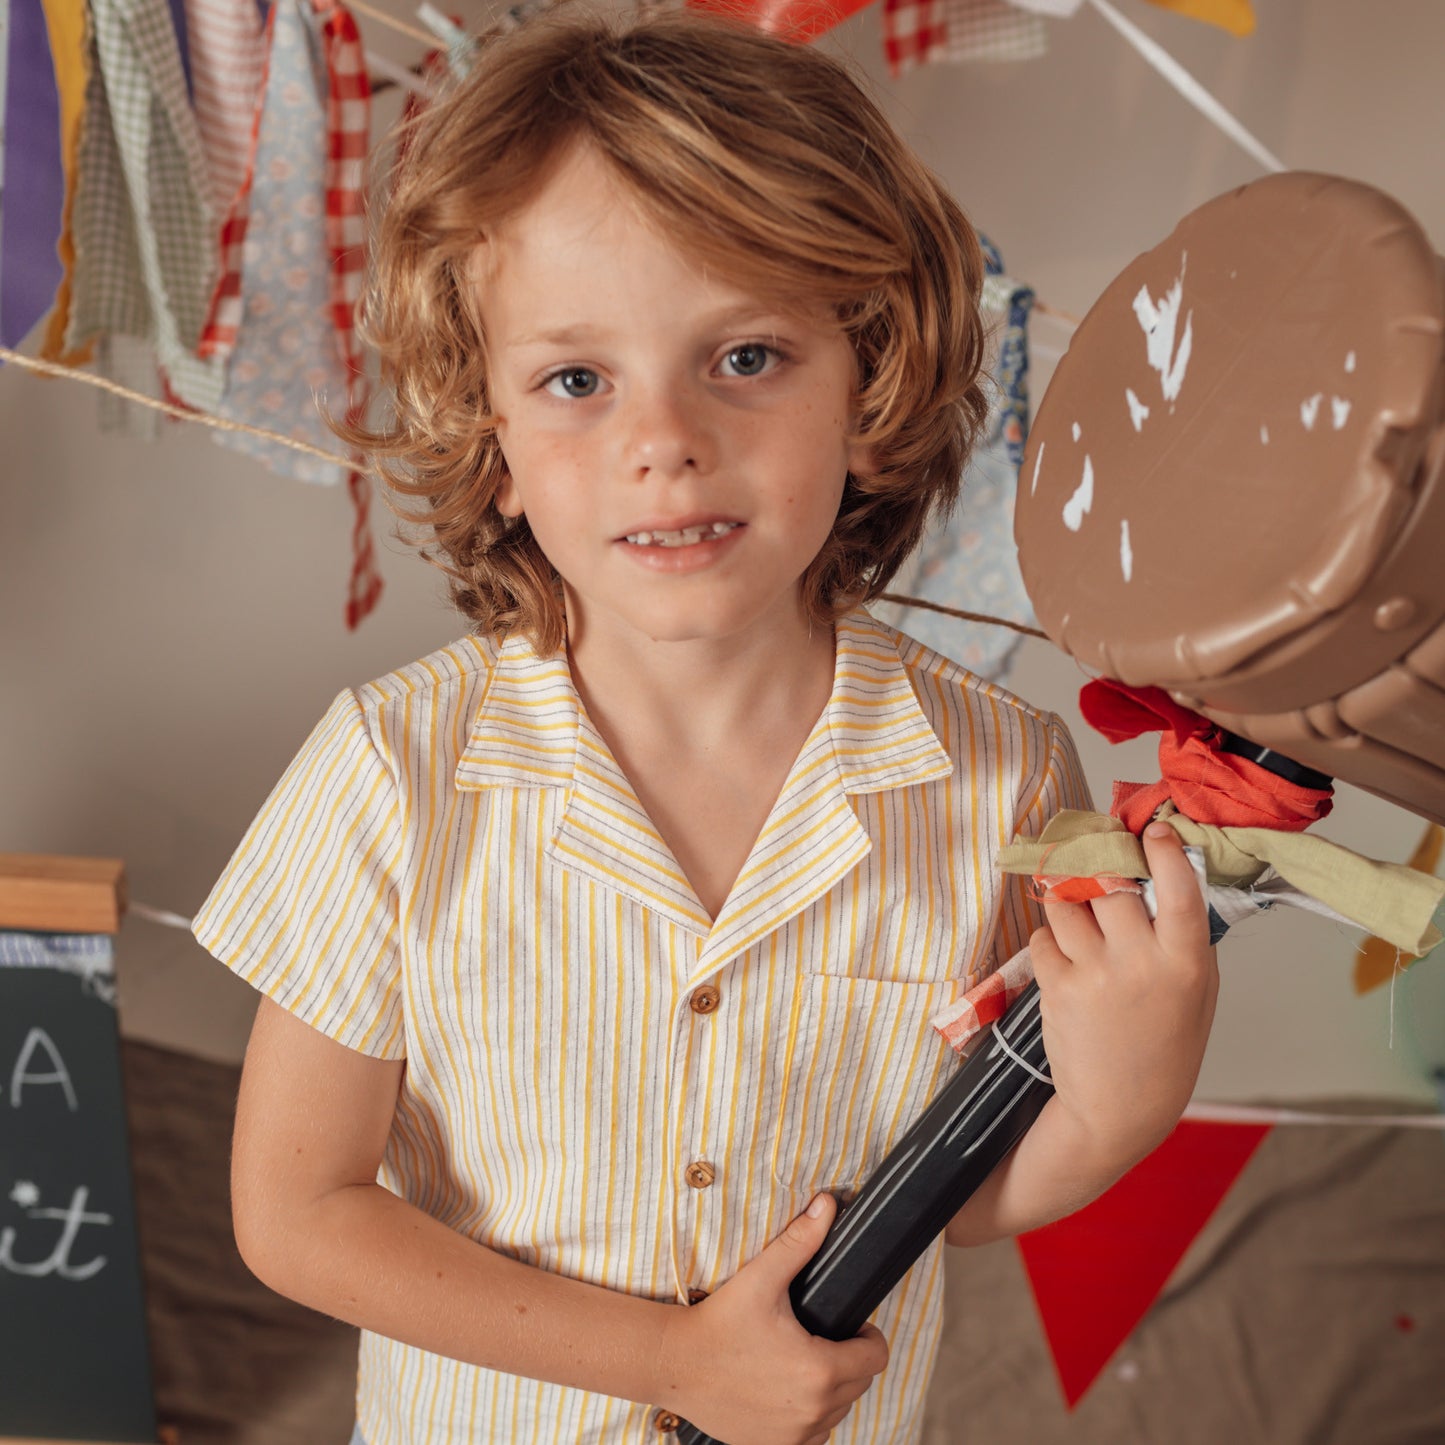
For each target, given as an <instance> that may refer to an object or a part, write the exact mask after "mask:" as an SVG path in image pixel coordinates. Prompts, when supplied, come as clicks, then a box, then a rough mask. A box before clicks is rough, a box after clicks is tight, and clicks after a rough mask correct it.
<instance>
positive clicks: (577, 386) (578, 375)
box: [543, 366, 602, 398]
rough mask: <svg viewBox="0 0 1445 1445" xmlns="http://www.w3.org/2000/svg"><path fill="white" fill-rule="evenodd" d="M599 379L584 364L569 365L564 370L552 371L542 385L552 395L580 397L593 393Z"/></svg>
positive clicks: (599, 382)
mask: <svg viewBox="0 0 1445 1445" xmlns="http://www.w3.org/2000/svg"><path fill="white" fill-rule="evenodd" d="M601 381H602V379H601V378H600V377H599V376H598V375H597V373H596V372H595V371H590V370H589V369H588V368H587V367H585V366H569V367H568V368H567V369H566V370H565V371H554V372H553V373H552V375H551V376H549V377H548V378H547V380H546V381H545V382H544V383H543V385H544V386H545V387H546V389H547V390H548V391H550V392H551V393H552V395H553V396H570V397H574V398H580V397H587V396H593V395H595V394H596V391H597V388H598V387H599V386H600V385H601Z"/></svg>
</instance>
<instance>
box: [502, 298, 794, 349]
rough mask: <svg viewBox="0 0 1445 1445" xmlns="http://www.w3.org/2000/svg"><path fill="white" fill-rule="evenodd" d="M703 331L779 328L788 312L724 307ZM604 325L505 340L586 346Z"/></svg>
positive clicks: (601, 336) (515, 344) (603, 332)
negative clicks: (753, 327) (754, 327)
mask: <svg viewBox="0 0 1445 1445" xmlns="http://www.w3.org/2000/svg"><path fill="white" fill-rule="evenodd" d="M701 324H702V326H703V328H704V329H706V330H731V329H732V328H734V327H736V328H739V329H747V328H748V327H749V326H756V327H757V328H758V329H759V330H763V329H766V330H769V331H778V330H781V329H783V328H784V327H785V326H786V324H787V313H786V312H784V311H783V310H782V309H781V308H778V307H768V306H759V305H754V304H752V303H745V304H743V305H740V306H726V307H722V308H720V309H719V310H718V311H716V312H712V313H710V314H708V315H706V316H704V317H703V318H702V322H701ZM607 334H608V332H607V328H606V327H601V326H593V325H590V324H588V323H587V322H577V323H576V324H574V325H571V326H558V327H554V328H551V329H549V330H545V331H529V332H527V333H526V334H525V335H522V336H513V337H511V338H510V339H509V340H508V341H507V343H506V349H507V350H509V351H512V350H517V349H520V348H521V347H524V346H586V345H589V344H592V343H595V342H597V341H601V340H605V339H606V337H607Z"/></svg>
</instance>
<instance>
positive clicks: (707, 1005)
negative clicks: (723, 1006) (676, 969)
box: [688, 983, 722, 1014]
mask: <svg viewBox="0 0 1445 1445" xmlns="http://www.w3.org/2000/svg"><path fill="white" fill-rule="evenodd" d="M721 997H722V995H721V994H720V993H719V992H718V991H717V989H715V988H714V987H713V986H712V984H710V983H705V984H703V986H702V987H701V988H695V989H693V991H692V997H691V998H690V999H689V1000H688V1002H689V1003H690V1004H691V1005H692V1011H693V1013H695V1014H710V1013H711V1012H712V1011H713V1010H714V1009H715V1008H716V1007H717V1004H718V999H719V998H721Z"/></svg>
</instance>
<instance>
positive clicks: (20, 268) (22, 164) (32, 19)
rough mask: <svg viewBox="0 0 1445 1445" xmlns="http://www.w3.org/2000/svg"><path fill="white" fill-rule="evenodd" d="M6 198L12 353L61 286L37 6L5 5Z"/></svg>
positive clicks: (4, 302) (4, 314) (51, 74)
mask: <svg viewBox="0 0 1445 1445" xmlns="http://www.w3.org/2000/svg"><path fill="white" fill-rule="evenodd" d="M8 50H9V74H8V76H7V78H6V85H5V194H4V197H3V205H4V215H3V217H0V343H3V344H4V345H6V346H18V345H19V344H20V342H21V341H22V340H24V338H25V337H26V335H28V333H29V332H30V330H31V328H32V327H33V326H34V325H35V323H36V322H37V321H39V320H40V318H41V317H42V316H44V315H45V313H46V312H47V311H48V310H50V306H51V303H52V302H53V301H54V300H55V288H56V287H57V286H58V285H59V284H60V277H61V265H60V257H59V256H58V255H57V254H56V251H55V243H56V241H57V240H59V238H60V218H61V210H62V207H63V206H64V203H65V174H64V172H63V170H62V169H61V164H60V97H59V95H58V94H57V93H56V89H55V69H54V66H53V65H52V64H51V60H50V34H49V32H48V31H47V30H46V28H45V12H44V11H43V10H42V9H41V6H40V0H10V43H9V47H8Z"/></svg>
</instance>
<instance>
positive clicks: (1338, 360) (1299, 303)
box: [1015, 173, 1445, 822]
mask: <svg viewBox="0 0 1445 1445" xmlns="http://www.w3.org/2000/svg"><path fill="white" fill-rule="evenodd" d="M1442 459H1445V271H1442V263H1441V262H1440V260H1439V258H1437V257H1436V255H1435V253H1434V250H1433V248H1432V246H1431V245H1430V242H1429V240H1428V239H1427V238H1426V236H1425V234H1424V232H1423V231H1422V230H1421V228H1420V226H1419V224H1418V223H1417V222H1416V221H1415V220H1414V218H1413V217H1411V216H1410V214H1409V213H1408V212H1407V211H1405V210H1404V209H1403V208H1402V207H1401V206H1400V205H1399V204H1398V203H1397V202H1395V201H1393V200H1391V199H1390V198H1389V197H1388V196H1386V195H1383V194H1382V193H1381V192H1379V191H1377V190H1374V189H1373V188H1372V187H1369V186H1365V185H1361V184H1359V183H1358V182H1354V181H1348V180H1342V179H1339V178H1337V177H1332V176H1321V175H1309V174H1304V173H1291V174H1286V175H1279V176H1271V177H1268V178H1267V179H1265V180H1261V181H1257V182H1255V183H1254V184H1252V185H1248V186H1244V187H1242V188H1241V189H1239V190H1237V191H1233V192H1230V193H1229V194H1227V195H1224V196H1220V197H1217V198H1216V199H1215V200H1213V201H1210V202H1208V203H1207V204H1206V205H1204V206H1201V207H1200V208H1199V209H1198V210H1196V211H1194V212H1192V213H1191V214H1190V215H1188V216H1186V217H1185V218H1184V220H1183V221H1181V222H1180V223H1179V226H1178V227H1177V228H1176V229H1175V231H1174V233H1173V234H1172V235H1171V236H1170V237H1169V238H1168V239H1167V240H1166V241H1164V242H1162V243H1161V244H1160V245H1158V246H1156V247H1154V249H1153V250H1151V251H1148V252H1146V253H1145V254H1144V255H1142V256H1140V257H1139V258H1138V259H1137V260H1135V261H1134V262H1133V263H1132V264H1131V265H1129V266H1128V267H1127V268H1126V269H1125V270H1124V271H1123V272H1122V273H1121V274H1120V275H1119V276H1118V277H1117V278H1116V279H1115V280H1114V281H1113V282H1112V283H1111V285H1110V286H1109V287H1108V289H1107V290H1106V291H1105V292H1104V294H1103V295H1102V296H1101V297H1100V298H1099V300H1098V302H1097V303H1096V304H1095V305H1094V307H1093V308H1092V310H1090V312H1089V314H1088V315H1087V316H1086V317H1085V318H1084V320H1083V322H1082V323H1081V324H1080V326H1079V328H1078V331H1077V332H1076V333H1075V335H1074V338H1073V341H1072V343H1071V344H1070V346H1069V350H1068V352H1067V354H1066V355H1065V357H1064V358H1063V360H1062V361H1061V362H1060V364H1059V367H1058V370H1057V371H1056V372H1055V375H1054V378H1053V381H1052V382H1051V383H1050V385H1049V389H1048V392H1047V394H1046V395H1045V397H1044V400H1043V403H1042V405H1041V406H1040V408H1039V414H1038V417H1037V419H1036V421H1035V422H1034V426H1033V429H1032V432H1031V434H1030V437H1029V445H1028V449H1027V451H1026V453H1025V456H1024V463H1023V467H1022V469H1021V470H1020V472H1019V485H1018V504H1017V509H1016V512H1015V535H1016V538H1017V541H1018V548H1019V562H1020V566H1021V568H1022V572H1023V578H1024V583H1025V585H1026V586H1027V588H1028V592H1029V596H1030V598H1031V599H1032V601H1033V604H1034V609H1035V612H1036V613H1037V615H1038V619H1039V622H1040V625H1041V626H1042V627H1043V628H1044V630H1045V631H1046V632H1047V633H1048V634H1049V636H1050V637H1051V638H1052V639H1053V640H1054V641H1055V642H1056V643H1057V644H1058V645H1059V646H1060V647H1062V648H1063V649H1064V650H1065V651H1066V652H1069V653H1070V654H1072V655H1073V656H1074V657H1075V658H1076V659H1078V661H1079V662H1080V663H1081V664H1083V666H1084V667H1085V668H1086V669H1087V670H1088V671H1090V672H1092V673H1100V674H1103V675H1105V676H1108V677H1113V678H1117V679H1118V680H1120V681H1121V682H1126V683H1129V684H1132V685H1136V686H1138V685H1145V684H1154V685H1156V686H1160V687H1164V688H1167V689H1168V690H1169V692H1170V693H1171V694H1173V696H1174V697H1175V698H1176V699H1177V700H1178V701H1179V702H1181V703H1183V704H1184V705H1185V706H1187V707H1191V708H1194V709H1195V710H1196V711H1198V712H1201V713H1204V714H1205V715H1206V716H1208V717H1210V718H1211V719H1213V720H1214V721H1215V722H1217V723H1219V724H1220V725H1221V726H1222V727H1225V728H1228V729H1229V730H1230V731H1231V732H1235V733H1238V734H1240V735H1241V736H1242V737H1245V738H1248V739H1249V740H1250V741H1252V742H1254V743H1257V744H1260V745H1261V746H1264V747H1268V748H1272V749H1274V750H1275V751H1276V752H1279V753H1282V754H1284V755H1285V756H1287V757H1290V758H1293V759H1294V760H1295V761H1296V762H1299V763H1303V764H1305V765H1306V766H1308V767H1311V768H1314V769H1317V770H1318V771H1320V772H1323V773H1327V774H1329V775H1330V776H1331V777H1335V778H1339V779H1341V780H1343V781H1346V782H1351V783H1354V784H1356V785H1358V786H1359V787H1362V788H1365V789H1367V790H1368V791H1370V792H1373V793H1377V794H1379V795H1380V796H1381V797H1384V798H1387V799H1389V800H1391V801H1392V802H1396V803H1399V804H1400V805H1401V806H1402V807H1405V808H1408V809H1410V810H1411V811H1412V812H1416V813H1419V814H1421V815H1422V816H1424V817H1426V818H1431V819H1434V820H1435V821H1437V822H1445V555H1442V553H1445V481H1442V477H1441V472H1442Z"/></svg>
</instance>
